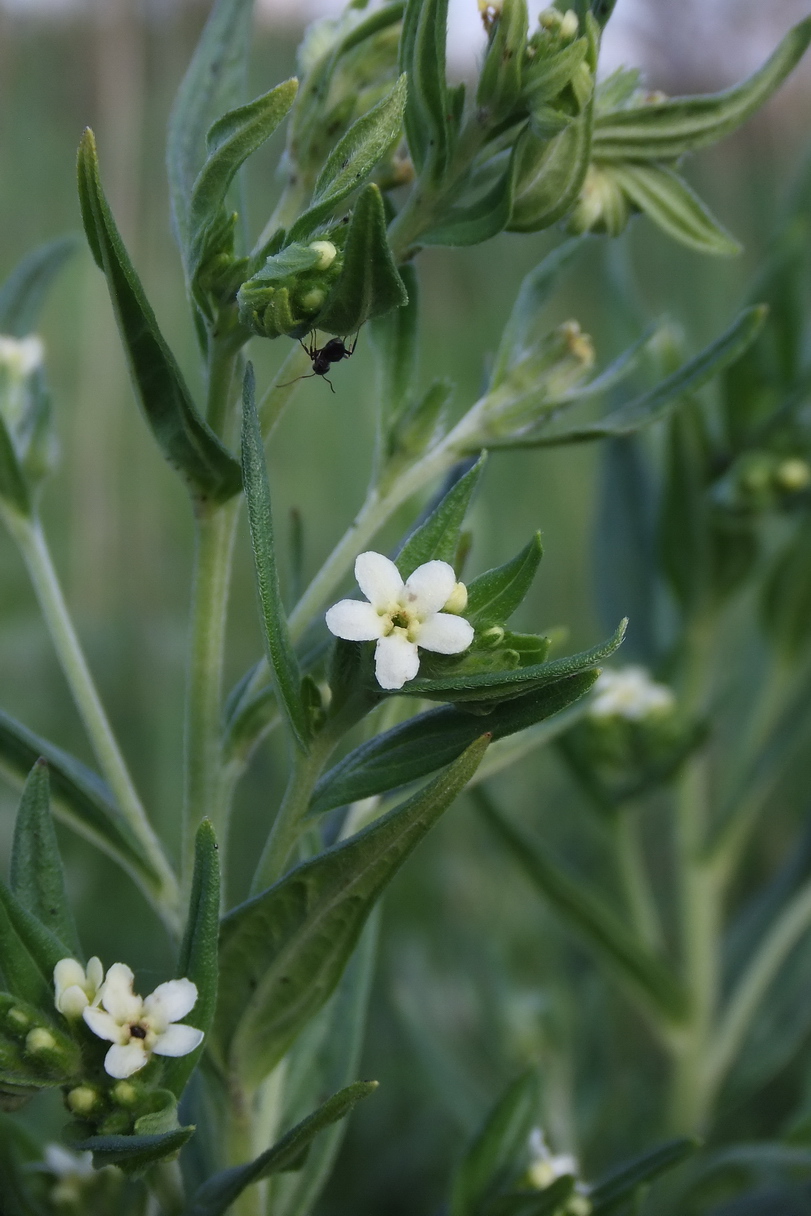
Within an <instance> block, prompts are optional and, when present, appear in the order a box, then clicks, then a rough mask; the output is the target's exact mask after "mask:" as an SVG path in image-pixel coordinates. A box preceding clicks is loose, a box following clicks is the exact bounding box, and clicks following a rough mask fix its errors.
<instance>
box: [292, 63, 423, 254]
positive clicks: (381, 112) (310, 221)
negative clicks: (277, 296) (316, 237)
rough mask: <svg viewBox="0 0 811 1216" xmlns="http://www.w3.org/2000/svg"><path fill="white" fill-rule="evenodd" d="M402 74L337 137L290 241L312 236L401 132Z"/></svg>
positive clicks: (355, 187) (356, 186)
mask: <svg viewBox="0 0 811 1216" xmlns="http://www.w3.org/2000/svg"><path fill="white" fill-rule="evenodd" d="M406 93H407V88H406V78H405V75H402V76H400V79H399V80H398V81H397V83H396V84H395V85H394V88H393V89H392V90H391V91H390V92H389V93H387V95H386V96H385V97H384V98H383V100H382V101H380V102H378V104H377V105H376V106H374V107H373V109H371V110H369V112H368V113H367V114H363V115H361V117H360V118H358V119H357V120H356V121H355V122H354V123H353V124H352V126H351V127H350V128H349V130H348V131H347V133H346V135H344V136H343V138H342V139H340V140H339V141H338V143H337V144H336V145H335V147H334V149H333V150H332V152H331V153H330V155H329V157H328V158H327V162H326V164H325V165H324V168H323V169H322V170H321V172H320V174H319V175H318V180H317V181H316V183H315V189H314V190H313V198H312V202H311V204H310V206H309V208H308V209H307V211H305V212H304V214H303V215H302V216H300V217H299V219H297V220H296V222H295V224H293V226H292V228H291V229H290V231H289V233H288V240H289V241H304V240H307V238H308V237H310V236H312V234H313V233H314V232H315V230H316V228H318V227H319V225H320V224H322V223H323V222H324V221H325V220H326V219H328V218H329V216H330V215H332V213H333V212H334V210H335V208H336V207H337V206H338V205H339V203H342V202H343V201H344V199H346V198H348V197H349V195H350V194H354V192H355V191H356V190H357V189H358V187H359V186H362V185H363V183H364V182H365V181H366V178H367V177H368V176H369V174H370V173H371V172H372V170H373V169H374V167H375V165H376V164H377V163H378V161H379V160H381V159H382V157H383V156H385V154H386V152H388V150H389V149H390V148H391V146H392V145H393V144H394V143H396V142H397V140H398V139H399V138H400V135H401V133H402V124H403V111H404V109H405V105H406Z"/></svg>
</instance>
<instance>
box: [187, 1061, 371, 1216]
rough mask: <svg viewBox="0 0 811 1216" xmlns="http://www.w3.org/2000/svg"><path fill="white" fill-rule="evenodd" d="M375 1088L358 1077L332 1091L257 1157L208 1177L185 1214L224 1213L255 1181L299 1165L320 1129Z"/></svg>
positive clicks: (343, 1115) (218, 1215) (209, 1215)
mask: <svg viewBox="0 0 811 1216" xmlns="http://www.w3.org/2000/svg"><path fill="white" fill-rule="evenodd" d="M376 1089H377V1081H356V1082H355V1083H354V1085H349V1086H347V1088H346V1089H342V1090H341V1091H340V1093H337V1094H333V1096H332V1097H331V1098H329V1099H328V1100H327V1101H326V1102H325V1103H324V1104H323V1105H322V1106H320V1107H319V1108H318V1110H316V1111H314V1112H313V1113H312V1114H311V1115H309V1116H308V1118H306V1119H304V1120H302V1122H301V1123H299V1124H298V1125H297V1126H296V1127H294V1128H292V1129H291V1131H289V1132H288V1133H287V1135H286V1136H283V1137H282V1139H281V1140H279V1141H278V1142H277V1143H276V1144H274V1145H273V1146H272V1148H269V1149H267V1151H266V1152H264V1153H262V1155H261V1156H260V1157H257V1158H256V1160H255V1161H251V1162H250V1164H249V1165H235V1166H232V1168H231V1169H228V1170H222V1171H221V1172H220V1173H219V1174H215V1175H214V1176H213V1177H212V1178H209V1179H208V1181H207V1182H205V1183H203V1185H202V1186H201V1187H200V1189H199V1190H198V1191H197V1192H196V1194H195V1195H194V1198H193V1199H192V1201H191V1204H190V1205H189V1207H188V1208H187V1209H186V1216H223V1214H224V1213H225V1212H227V1211H228V1209H229V1208H230V1206H231V1204H232V1203H234V1202H235V1201H236V1200H237V1199H238V1198H239V1196H240V1195H241V1194H242V1192H243V1191H244V1190H245V1189H246V1187H249V1186H251V1184H252V1183H254V1182H259V1180H260V1179H262V1178H267V1177H268V1176H269V1175H270V1174H275V1173H279V1172H280V1171H282V1170H295V1169H300V1168H301V1165H302V1163H303V1161H304V1159H305V1158H306V1155H307V1153H308V1151H309V1148H310V1145H311V1144H312V1142H313V1140H314V1139H315V1137H316V1136H317V1135H318V1133H319V1132H321V1131H323V1130H324V1128H327V1127H329V1126H330V1124H332V1123H337V1122H338V1121H339V1120H340V1119H345V1118H346V1116H347V1115H348V1114H349V1113H350V1112H351V1110H352V1108H353V1107H354V1106H355V1105H356V1104H357V1103H358V1102H360V1100H361V1099H362V1098H368V1096H369V1095H370V1094H373V1093H374V1091H375V1090H376Z"/></svg>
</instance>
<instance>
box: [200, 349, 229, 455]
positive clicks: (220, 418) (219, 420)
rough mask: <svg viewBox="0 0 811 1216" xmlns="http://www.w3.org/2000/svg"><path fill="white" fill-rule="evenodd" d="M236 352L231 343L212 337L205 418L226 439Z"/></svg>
mask: <svg viewBox="0 0 811 1216" xmlns="http://www.w3.org/2000/svg"><path fill="white" fill-rule="evenodd" d="M236 360H237V353H236V351H235V350H234V347H233V344H232V343H228V342H224V341H222V340H221V339H217V338H212V339H211V343H210V348H209V356H208V383H207V385H206V419H207V421H208V425H209V426H210V427H211V429H212V431H214V433H215V434H216V435H219V436H220V438H221V439H227V437H226V436H225V434H224V432H225V428H226V426H227V424H228V421H229V417H230V409H229V406H230V405H231V382H232V380H233V378H234V366H235V364H236Z"/></svg>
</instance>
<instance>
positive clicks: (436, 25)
mask: <svg viewBox="0 0 811 1216" xmlns="http://www.w3.org/2000/svg"><path fill="white" fill-rule="evenodd" d="M447 22H448V0H408V3H407V4H406V9H405V15H404V17H403V32H402V36H401V38H400V70H401V71H403V72H405V73H407V75H408V81H409V88H408V101H407V103H406V107H405V113H404V118H403V121H404V125H405V132H406V140H407V142H408V150H409V153H410V155H411V159H412V161H413V163H414V167H415V168H416V170H417V172H418V173H420V174H422V173H423V171H425V172H426V174H427V176H428V178H429V180H430V181H432V182H434V183H438V182H440V181H441V180H442V178H443V176H444V174H445V170H446V168H447V164H448V157H449V152H450V146H451V142H452V136H453V133H454V125H455V123H454V111H453V110H452V109H451V108H450V107H449V104H448V102H449V97H448V85H447V81H446V78H445V43H446V38H447Z"/></svg>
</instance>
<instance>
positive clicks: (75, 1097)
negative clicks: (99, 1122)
mask: <svg viewBox="0 0 811 1216" xmlns="http://www.w3.org/2000/svg"><path fill="white" fill-rule="evenodd" d="M67 1101H68V1106H69V1107H70V1109H71V1110H72V1111H73V1113H74V1115H89V1114H90V1112H91V1111H92V1110H93V1108H94V1107H95V1105H96V1103H97V1102H98V1094H97V1093H96V1091H95V1089H91V1088H90V1086H89V1085H77V1086H76V1088H75V1089H72V1090H71V1091H70V1093H69V1094H68V1098H67Z"/></svg>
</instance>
